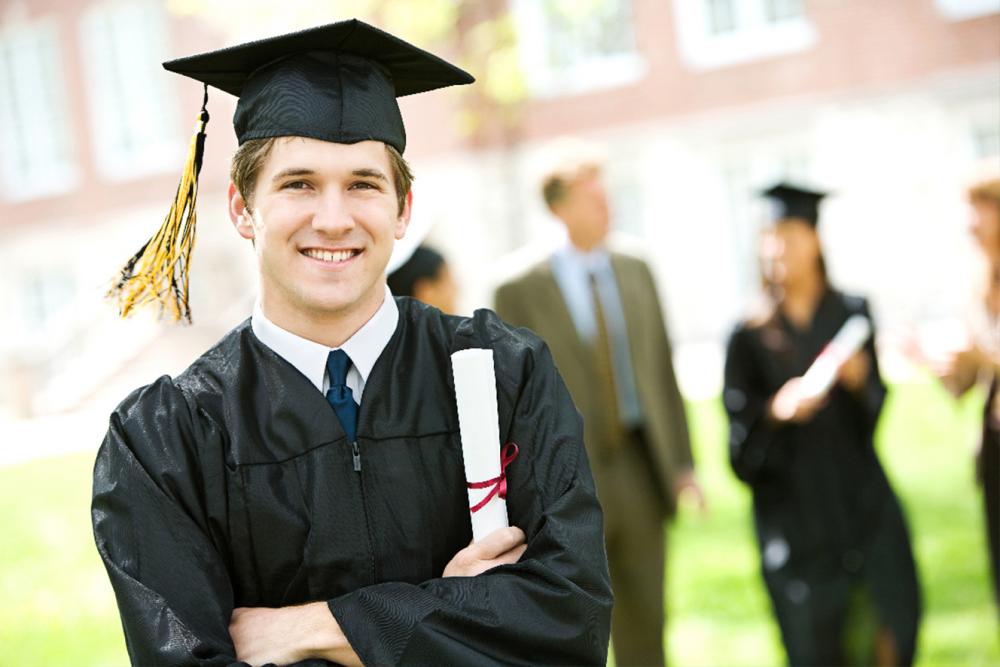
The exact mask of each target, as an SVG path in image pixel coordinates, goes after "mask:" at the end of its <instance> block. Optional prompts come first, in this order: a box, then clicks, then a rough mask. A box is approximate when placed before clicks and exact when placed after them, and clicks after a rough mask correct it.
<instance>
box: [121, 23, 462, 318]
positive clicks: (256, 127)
mask: <svg viewBox="0 0 1000 667" xmlns="http://www.w3.org/2000/svg"><path fill="white" fill-rule="evenodd" d="M163 66H164V68H166V69H167V70H169V71H171V72H176V73H178V74H183V75H184V76H187V77H190V78H192V79H195V80H197V81H200V82H202V83H203V84H204V85H205V101H204V102H203V104H202V109H201V113H200V115H199V117H198V119H199V122H200V125H199V129H198V132H197V133H196V134H195V136H194V137H193V138H192V139H191V144H190V147H189V150H188V159H187V163H186V165H185V169H184V172H183V175H182V176H181V182H180V184H179V185H178V188H177V194H176V197H175V200H174V202H173V204H172V206H171V208H170V212H169V213H168V214H167V216H166V219H165V220H164V221H163V225H162V226H161V227H160V230H159V231H158V232H157V233H156V234H155V235H154V236H153V237H152V238H151V239H150V240H149V241H147V242H146V244H145V245H143V247H142V248H141V249H140V250H139V252H137V253H136V254H135V255H133V256H132V258H131V259H129V261H128V262H127V263H126V264H125V266H124V268H122V270H121V273H120V275H119V277H118V280H117V282H116V284H115V285H114V286H113V287H112V288H111V290H110V291H109V296H112V297H115V298H117V300H118V303H119V310H120V312H121V315H122V317H125V316H127V315H128V314H129V312H130V311H131V310H133V309H134V308H135V307H137V306H140V305H143V304H145V303H158V304H160V307H161V313H162V311H163V310H168V311H169V312H170V313H171V315H172V316H173V318H174V319H175V320H179V319H183V320H186V321H189V322H190V320H191V310H190V307H189V305H188V267H189V264H190V257H191V249H192V247H193V245H194V228H195V222H196V213H195V203H196V200H197V195H198V173H199V172H200V171H201V163H202V156H203V153H204V149H205V125H206V124H207V123H208V111H207V108H206V106H207V103H208V86H212V87H213V88H218V89H219V90H224V91H225V92H227V93H230V94H232V95H236V96H237V97H239V101H238V102H237V104H236V113H235V114H234V115H233V126H234V128H235V130H236V136H237V139H238V140H239V143H240V144H243V143H244V142H245V141H247V140H249V139H263V138H270V137H282V136H296V137H310V138H313V139H322V140H324V141H332V142H336V143H345V144H350V143H356V142H359V141H365V140H376V141H382V142H384V143H385V144H387V145H389V146H392V147H393V148H395V149H396V150H398V151H399V152H400V153H402V152H403V150H404V149H405V148H406V132H405V130H404V128H403V119H402V116H401V115H400V112H399V105H398V104H397V103H396V98H397V97H401V96H404V95H412V94H414V93H421V92H425V91H429V90H434V89H437V88H443V87H446V86H453V85H461V84H467V83H472V82H473V81H474V79H473V78H472V76H471V75H470V74H469V73H468V72H465V71H464V70H462V69H460V68H458V67H456V66H454V65H452V64H450V63H448V62H445V61H444V60H442V59H441V58H438V57H437V56H435V55H433V54H431V53H428V52H427V51H424V50H422V49H419V48H417V47H416V46H413V45H412V44H409V43H408V42H405V41H403V40H401V39H399V38H398V37H395V36H393V35H390V34H389V33H387V32H384V31H382V30H379V29H378V28H376V27H374V26H371V25H368V24H367V23H364V22H363V21H359V20H357V19H352V20H350V21H341V22H338V23H331V24H329V25H324V26H319V27H316V28H310V29H308V30H302V31H299V32H293V33H289V34H286V35H279V36H277V37H271V38H268V39H262V40H258V41H254V42H248V43H246V44H240V45H238V46H232V47H229V48H225V49H220V50H218V51H211V52H208V53H202V54H199V55H194V56H189V57H186V58H179V59H177V60H171V61H169V62H166V63H163Z"/></svg>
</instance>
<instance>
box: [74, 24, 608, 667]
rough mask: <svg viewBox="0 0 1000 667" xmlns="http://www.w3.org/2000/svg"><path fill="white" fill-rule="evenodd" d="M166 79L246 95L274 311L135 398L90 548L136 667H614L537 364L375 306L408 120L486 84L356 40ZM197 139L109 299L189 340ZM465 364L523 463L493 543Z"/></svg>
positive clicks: (586, 480) (106, 476) (427, 58)
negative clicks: (476, 478)
mask: <svg viewBox="0 0 1000 667" xmlns="http://www.w3.org/2000/svg"><path fill="white" fill-rule="evenodd" d="M165 67H166V68H167V69H168V70H171V71H174V72H178V73H181V74H184V75H186V76H189V77H192V78H194V79H196V80H198V81H201V82H203V83H204V84H206V89H205V90H206V100H207V90H208V86H213V87H215V88H218V89H221V90H223V91H226V92H228V93H231V94H233V95H236V96H238V97H239V101H238V104H237V107H236V113H235V117H234V125H235V129H236V134H237V137H238V139H239V143H240V148H239V149H238V151H237V154H236V156H235V157H234V160H233V167H232V179H233V183H232V184H231V185H230V189H229V213H230V218H231V221H232V223H233V225H234V227H235V230H236V232H237V233H238V234H239V236H241V237H243V238H244V239H247V240H250V241H252V243H253V246H252V248H253V252H254V253H255V254H256V256H257V259H258V264H259V284H260V295H259V300H258V303H257V305H256V307H255V309H254V312H253V315H252V317H250V318H248V319H247V320H246V321H245V322H243V323H242V324H240V325H239V326H237V327H236V328H235V329H234V330H233V331H231V332H230V333H229V334H227V335H226V336H225V337H223V338H222V340H220V341H219V342H218V343H217V344H216V345H215V346H214V347H213V348H212V349H210V350H208V351H207V352H206V353H205V354H204V355H202V356H201V357H200V358H199V359H197V360H195V361H194V363H193V364H192V365H191V366H190V367H189V368H188V369H187V370H186V371H185V372H184V373H182V374H180V375H179V376H177V377H175V378H171V377H168V376H163V377H161V378H160V379H158V380H156V381H155V382H153V383H152V384H150V385H149V386H146V387H142V388H140V389H138V390H136V391H135V392H133V393H132V394H131V395H130V396H129V397H128V398H126V399H125V400H124V401H123V402H122V403H121V405H120V406H119V407H118V408H117V410H115V412H114V413H113V414H112V415H111V420H110V427H109V429H108V433H107V436H106V438H105V440H104V443H103V444H102V446H101V449H100V451H99V453H98V455H97V462H96V466H95V469H94V494H93V505H92V518H93V524H94V534H95V539H96V542H97V548H98V551H99V552H100V555H101V557H102V559H103V560H104V563H105V565H106V567H107V570H108V574H109V576H110V578H111V583H112V585H113V587H114V590H115V594H116V597H117V601H118V606H119V610H120V612H121V619H122V625H123V628H124V634H125V641H126V644H127V647H128V651H129V655H130V657H131V660H132V662H133V663H134V664H141V665H152V664H156V665H229V664H234V663H237V662H243V663H249V664H254V665H257V664H265V663H275V664H290V663H296V662H300V663H301V664H328V663H327V662H324V661H330V662H335V663H339V664H345V665H357V664H371V665H404V664H414V665H488V664H496V665H518V664H520V665H537V664H595V665H597V664H600V665H603V664H604V663H605V661H606V657H607V648H608V635H609V632H610V630H609V625H610V613H611V602H612V599H611V589H610V583H609V576H608V570H607V562H606V558H605V553H604V545H603V528H602V514H601V509H600V506H599V504H598V502H597V498H596V494H595V491H594V482H593V480H592V478H591V474H590V468H589V464H588V461H587V456H586V453H585V451H584V447H583V434H582V424H581V421H580V417H579V414H578V413H577V411H576V409H575V408H574V406H573V403H572V401H571V399H570V396H569V393H568V392H567V390H566V388H565V386H564V385H563V382H562V379H561V378H560V375H559V373H558V372H557V371H556V368H555V366H554V364H553V362H552V357H551V355H550V354H549V352H548V350H547V348H546V347H545V345H544V343H543V342H542V341H541V340H540V339H539V338H537V337H536V336H534V335H533V334H531V333H530V332H527V331H524V330H516V329H512V328H510V327H508V326H507V325H506V324H504V323H503V322H502V321H501V320H499V319H498V318H497V317H496V316H495V315H494V314H493V313H491V312H489V311H485V310H481V311H477V312H476V313H475V314H474V315H473V317H471V318H462V317H453V316H448V315H445V314H443V313H442V312H441V311H439V310H437V309H435V308H431V307H429V306H425V305H423V304H420V303H419V302H417V301H415V300H413V299H407V298H400V299H396V298H394V296H393V295H392V294H391V292H390V291H389V290H388V288H387V286H386V278H385V270H386V266H387V263H388V260H389V257H390V253H391V251H392V248H393V244H394V242H395V241H396V240H398V239H400V238H402V237H403V236H404V234H405V232H406V227H407V223H408V221H409V217H410V207H411V203H412V196H411V194H410V188H409V182H410V179H411V178H412V176H411V173H410V170H409V167H408V166H407V165H406V163H405V161H404V160H403V158H402V156H401V154H402V152H403V150H404V147H405V133H404V128H403V122H402V118H401V116H400V112H399V108H398V106H397V103H396V97H397V96H401V95H407V94H412V93H419V92H423V91H429V90H433V89H436V88H442V87H445V86H450V85H458V84H466V83H470V82H471V81H472V77H470V76H469V75H468V74H467V73H465V72H464V71H462V70H460V69H458V68H456V67H454V66H452V65H450V64H448V63H446V62H444V61H443V60H441V59H439V58H437V57H435V56H433V55H432V54H430V53H427V52H425V51H422V50H420V49H418V48H416V47H414V46H412V45H410V44H408V43H406V42H403V41H402V40H400V39H398V38H396V37H394V36H392V35H389V34H387V33H384V32H382V31H380V30H378V29H376V28H373V27H372V26H369V25H367V24H365V23H362V22H360V21H345V22H341V23H335V24H331V25H327V26H322V27H319V28H314V29H310V30H305V31H302V32H298V33H293V34H290V35H282V36H279V37H274V38H270V39H265V40H262V41H258V42H253V43H249V44H243V45H240V46H234V47H231V48H227V49H223V50H221V51H216V52H212V53H206V54H202V55H197V56H192V57H188V58H183V59H180V60H175V61H172V62H168V63H166V64H165ZM207 120H208V118H207V110H206V109H204V108H203V110H202V115H201V116H200V121H201V127H200V128H199V132H198V134H197V135H196V137H195V138H194V139H193V140H192V143H191V148H190V154H189V159H188V163H187V165H186V168H185V170H184V175H183V177H182V180H181V183H180V186H179V187H178V189H177V194H176V199H175V201H174V204H173V206H172V207H171V209H170V211H169V213H168V215H167V217H166V219H165V221H164V223H163V226H162V227H161V229H160V230H159V231H158V232H157V233H156V234H154V236H153V237H152V238H151V239H150V241H149V242H148V243H147V244H146V245H144V246H143V247H142V248H141V249H140V250H139V252H137V253H136V255H135V256H134V257H133V258H132V259H130V260H129V261H128V263H127V264H126V265H125V267H124V269H123V270H122V272H121V275H120V277H119V280H118V282H117V283H116V285H115V287H114V289H113V294H114V296H116V297H117V298H118V300H119V303H120V307H121V309H122V311H123V312H124V313H126V314H127V313H128V312H129V311H130V310H132V309H133V308H135V307H137V306H139V305H142V304H146V303H151V304H154V305H158V306H159V307H160V308H161V309H163V311H164V312H166V313H167V314H170V315H173V316H174V317H176V318H179V319H190V310H189V308H188V306H187V292H188V283H187V269H188V267H189V262H190V259H191V254H190V252H191V247H192V244H193V238H194V237H193V234H194V225H195V214H194V205H195V199H196V196H197V183H198V171H199V169H200V165H201V156H202V154H203V152H204V150H205V142H204V137H205V134H204V129H205V128H204V125H205V123H206V122H207ZM247 247H248V250H250V244H247ZM466 348H488V349H491V350H492V352H493V357H494V360H495V367H496V384H497V387H496V392H497V403H498V412H499V431H500V437H501V442H498V443H497V447H498V448H499V447H500V445H501V443H508V442H513V443H516V444H517V445H518V450H517V451H518V456H517V458H516V459H515V460H513V461H512V462H510V464H509V467H508V468H506V471H505V473H502V474H501V476H500V477H498V478H497V479H495V480H487V481H489V482H491V483H493V484H494V488H495V490H504V489H505V493H506V502H507V511H508V514H509V521H510V527H509V528H501V529H499V530H497V531H496V532H494V533H492V534H490V535H488V536H487V537H485V538H483V539H481V540H479V541H477V542H472V541H471V539H472V531H471V527H470V506H469V498H468V492H467V491H468V490H467V480H466V478H465V472H464V469H463V453H462V446H461V441H460V437H459V425H458V420H457V414H456V407H455V396H454V383H453V379H452V372H451V364H450V355H451V354H452V353H453V352H455V351H457V350H463V349H466ZM469 482H471V480H469ZM477 488H478V487H477Z"/></svg>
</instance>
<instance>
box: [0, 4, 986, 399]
mask: <svg viewBox="0 0 1000 667" xmlns="http://www.w3.org/2000/svg"><path fill="white" fill-rule="evenodd" d="M185 4H189V3H184V2H172V3H169V5H170V8H172V9H174V10H175V12H174V13H171V12H170V11H168V6H167V4H165V3H162V2H154V1H152V0H149V1H146V0H32V1H31V2H27V1H26V0H6V1H4V2H0V300H2V303H4V304H5V316H4V323H5V326H3V327H2V328H0V374H2V376H3V377H4V382H3V383H0V416H3V415H8V416H25V415H30V414H39V413H45V412H52V411H58V410H63V409H68V408H71V407H73V406H75V405H78V404H80V403H81V402H85V401H88V400H90V401H94V400H97V398H98V397H105V396H106V397H108V399H109V400H110V397H111V396H114V398H115V400H117V399H120V398H121V396H122V395H123V392H122V388H130V387H132V386H135V384H136V379H137V378H138V379H139V381H149V380H150V379H152V377H154V376H155V374H156V373H160V372H166V371H169V372H176V371H179V370H181V369H182V368H183V367H184V366H185V365H186V363H187V362H188V361H190V359H191V358H192V357H193V355H194V354H195V353H196V352H197V351H199V350H200V349H202V348H204V347H206V346H207V345H208V344H209V343H210V342H211V341H212V340H214V339H215V338H216V337H218V336H219V335H221V333H223V332H224V331H225V330H226V329H227V328H228V327H230V326H232V325H234V324H235V323H237V322H238V321H240V320H241V319H243V318H244V317H245V316H246V315H247V314H248V313H249V309H250V305H251V304H252V301H253V298H254V286H253V282H252V281H253V271H252V256H251V253H250V249H249V247H248V246H246V245H241V244H240V243H237V242H235V241H236V236H235V235H234V234H233V233H232V232H231V230H230V229H229V223H228V219H227V218H226V214H225V187H226V184H227V181H226V172H227V165H228V158H229V156H230V155H231V153H232V150H233V148H234V143H235V142H234V139H233V137H232V132H231V130H230V125H229V118H230V116H231V113H232V109H233V100H232V99H231V98H229V97H228V96H227V95H225V94H222V93H218V92H216V93H215V94H213V95H212V97H211V100H210V104H209V109H210V111H211V113H212V116H213V120H212V121H211V123H210V125H209V130H208V135H209V136H208V149H207V154H206V164H205V167H204V170H203V176H202V186H201V193H200V196H199V212H200V220H199V240H198V248H197V250H196V251H195V259H194V269H193V273H192V299H193V308H194V314H195V318H196V324H195V326H193V327H188V328H169V327H167V326H165V325H162V324H158V323H157V322H156V321H155V320H154V319H153V318H152V317H150V316H148V315H142V316H139V317H135V318H133V319H131V320H129V321H128V322H125V323H122V322H120V321H118V320H117V319H116V317H115V316H114V312H113V309H112V308H111V307H110V306H109V305H107V304H106V303H104V302H103V301H102V295H103V292H104V291H105V290H106V288H107V286H108V284H109V280H110V278H111V276H112V275H113V274H114V270H115V268H116V267H117V266H118V265H119V264H120V263H121V262H122V261H123V260H124V259H125V258H126V257H127V256H128V255H129V254H130V253H131V252H132V251H134V250H135V249H136V248H137V247H138V246H139V245H140V244H141V243H142V242H143V241H144V240H145V239H146V238H147V237H148V235H149V234H150V233H151V232H152V231H153V230H154V229H155V228H156V227H157V225H158V223H159V221H160V219H161V218H162V216H163V214H164V213H165V212H166V208H167V206H168V205H169V200H170V197H171V196H172V194H173V190H174V188H175V187H176V180H177V176H178V173H179V168H180V165H181V162H182V160H183V153H184V151H185V150H186V146H187V141H188V138H189V136H190V131H191V127H192V125H193V122H194V118H195V115H196V113H197V110H198V108H199V105H200V92H201V91H200V90H199V88H198V86H197V85H195V84H193V83H189V82H186V81H185V80H183V79H181V78H180V77H176V76H173V75H169V74H166V73H164V72H163V71H162V70H161V69H160V68H159V65H158V63H159V62H160V61H162V60H166V59H168V58H171V57H174V56H178V55H182V54H187V53H192V52H196V51H198V50H202V49H209V48H215V47H217V46H218V45H219V44H220V43H222V42H236V41H239V40H241V39H243V38H245V37H247V31H248V30H256V31H257V33H258V34H263V33H272V32H278V31H280V30H282V29H284V28H291V27H294V26H295V24H308V23H315V22H318V21H322V20H325V19H324V18H319V17H318V16H317V12H318V10H317V9H315V8H314V9H313V10H312V11H302V12H287V11H286V12H283V13H282V14H281V17H283V20H284V21H285V22H287V23H289V25H276V23H275V20H274V18H275V16H276V15H277V13H276V10H274V9H273V7H272V9H271V10H270V11H271V14H269V15H268V16H267V18H268V20H266V21H256V22H255V21H254V18H255V16H256V14H255V13H254V12H255V11H256V9H257V8H258V7H257V6H258V5H260V9H261V11H264V9H263V8H264V7H265V5H270V4H271V3H254V2H244V3H236V4H234V3H226V2H223V3H222V5H223V6H224V7H225V6H228V5H233V7H236V6H237V5H238V6H240V7H242V8H243V9H241V10H240V11H239V12H237V13H234V14H233V20H232V23H231V24H230V23H227V22H225V21H220V20H218V19H217V18H216V19H215V20H206V19H205V17H204V16H202V17H200V18H199V17H194V16H185V15H182V14H178V13H176V11H177V10H178V7H179V8H180V10H181V11H182V10H183V7H184V5H185ZM340 4H342V5H344V6H345V7H346V6H349V5H350V4H351V3H349V2H343V3H340ZM487 4H491V7H493V8H498V7H502V6H503V5H504V3H503V2H502V1H501V0H491V3H487ZM300 5H301V6H306V3H300ZM323 6H324V7H326V4H324V5H323ZM573 6H577V7H578V10H577V11H572V12H570V11H567V8H568V7H573ZM579 7H583V8H585V9H589V10H590V11H589V12H583V11H580V10H579ZM506 9H507V10H508V11H509V17H510V20H511V21H512V22H513V25H514V27H515V30H516V34H517V36H518V45H519V53H520V59H521V63H522V70H523V73H524V83H525V85H526V87H527V97H526V99H524V100H523V101H522V102H520V103H519V105H518V109H517V123H516V124H514V125H513V126H512V127H510V128H507V130H506V131H504V132H495V133H491V132H489V131H485V132H481V133H480V134H479V135H478V136H475V137H469V136H467V135H466V134H463V133H462V132H460V131H459V129H458V128H459V127H460V126H461V124H460V123H459V122H458V116H457V112H458V111H459V110H460V108H461V106H462V105H463V104H464V103H465V102H464V101H465V100H466V99H467V98H465V97H463V96H462V94H461V93H460V92H459V91H443V92H441V93H439V94H435V95H427V96H418V97H417V98H413V99H404V100H403V101H402V102H401V106H402V108H403V113H404V117H405V118H406V120H407V127H408V134H409V136H410V144H409V147H408V150H407V157H408V158H409V159H410V161H411V162H412V164H413V165H414V167H415V169H416V171H417V182H416V184H415V195H416V208H415V217H416V220H417V223H416V224H420V225H421V226H426V227H429V228H430V229H431V232H430V238H431V240H432V241H433V242H434V243H435V244H437V245H438V246H440V247H441V248H442V249H443V250H444V251H446V253H447V254H448V255H449V256H450V257H451V261H452V263H453V265H454V267H455V270H456V272H457V274H458V275H459V276H460V278H461V279H462V281H463V286H464V288H465V296H464V305H465V306H466V308H467V309H469V310H471V309H472V308H473V307H476V306H478V305H486V304H488V302H489V292H490V286H491V280H492V277H493V275H495V274H496V272H500V271H503V270H505V268H506V267H507V265H508V264H509V263H510V261H512V260H511V259H510V253H511V252H512V251H514V250H515V249H517V248H518V247H520V246H522V245H524V244H526V243H530V242H539V241H541V240H543V239H546V238H550V237H551V236H552V234H553V225H552V223H551V221H548V220H547V219H546V216H545V214H544V211H543V209H542V206H541V203H540V201H539V198H538V196H537V188H536V187H535V186H534V178H535V176H534V175H535V173H536V172H537V165H538V164H539V162H540V160H541V159H542V157H543V156H542V148H543V147H544V145H545V143H546V142H547V140H548V139H549V138H551V137H553V136H556V135H562V134H575V135H581V136H585V137H588V138H592V139H595V140H598V141H601V142H604V143H605V144H606V146H607V148H608V152H609V157H610V169H609V181H610V184H611V188H610V191H611V193H612V197H613V203H614V206H615V211H616V218H615V225H616V227H618V228H619V229H620V230H621V231H624V232H627V233H629V234H632V235H634V236H637V237H640V238H642V239H643V240H644V247H645V248H646V252H647V254H648V256H649V259H650V260H651V261H652V262H653V264H654V266H655V268H656V269H657V272H658V273H659V276H660V278H661V286H662V292H663V294H662V296H663V298H664V300H665V302H666V308H667V312H668V314H669V317H670V319H671V325H672V329H673V332H674V336H675V338H677V339H679V341H680V342H681V343H683V344H685V345H682V346H681V348H682V350H683V349H684V348H685V347H686V348H687V349H688V350H693V351H695V352H697V351H698V350H701V351H702V353H703V356H704V355H707V357H708V358H710V359H715V360H716V362H717V359H718V349H719V347H718V344H719V342H720V341H721V340H722V339H723V337H724V336H725V334H726V332H727V331H728V329H729V328H730V326H731V325H732V323H733V321H734V320H735V318H737V317H738V316H739V314H740V312H741V311H742V310H743V308H744V307H745V305H746V303H747V300H748V299H749V298H750V297H751V296H752V294H753V292H754V291H755V285H756V284H757V278H756V268H755V260H754V252H755V245H756V235H757V232H758V229H759V224H760V217H761V208H760V206H761V204H760V202H759V201H757V200H756V199H755V198H754V196H753V193H754V191H755V189H756V188H758V187H759V186H761V185H763V184H764V183H766V182H767V181H769V180H771V179H774V178H778V177H782V176H787V177H792V178H796V179H797V180H802V181H806V182H811V183H814V184H816V185H818V186H821V187H827V188H830V189H831V190H833V191H834V192H835V195H834V196H833V197H831V199H830V200H829V203H828V205H827V206H826V208H825V209H824V216H825V225H824V229H823V235H824V240H825V242H826V244H827V253H828V260H829V262H830V264H831V271H832V275H833V277H834V279H835V280H836V281H837V283H838V284H839V285H841V286H843V287H845V288H847V289H856V290H860V291H864V292H866V293H868V294H870V295H872V296H873V298H874V302H875V305H876V308H877V314H878V315H879V317H880V321H881V323H882V324H883V328H887V327H888V328H891V327H899V326H902V325H904V324H906V323H908V322H914V321H921V320H927V319H933V318H937V317H941V316H945V315H950V314H954V313H957V312H959V311H960V310H961V308H962V307H963V305H964V304H965V303H966V302H967V301H968V296H967V294H968V293H969V289H968V285H969V284H970V282H971V280H972V269H971V268H969V263H968V261H967V260H968V259H970V258H971V257H972V250H971V246H970V244H969V243H968V240H967V239H966V235H965V233H964V231H963V227H964V220H965V212H964V210H963V204H962V194H961V186H962V183H963V179H964V178H965V177H966V176H967V174H968V173H969V170H970V168H971V167H972V165H973V164H974V163H976V162H977V161H979V160H984V159H986V160H993V161H1000V1H998V0H878V1H877V2H872V1H871V0H837V1H834V0H593V1H589V2H587V3H566V2H560V1H558V0H509V2H507V7H506ZM336 18H343V17H342V16H335V17H330V19H331V20H332V19H336ZM242 25H247V26H254V27H251V28H247V29H244V28H243V27H242ZM262 26H266V29H265V28H264V27H262ZM404 36H406V35H405V34H404ZM446 48H447V47H446ZM474 73H475V72H474ZM442 119H447V122H443V121H442ZM484 266H492V267H496V271H495V272H493V274H491V272H487V271H483V270H482V267H484ZM713 355H714V356H713ZM683 367H684V364H682V369H683ZM123 369H124V370H123ZM102 392H103V393H102ZM102 407H110V406H104V405H102Z"/></svg>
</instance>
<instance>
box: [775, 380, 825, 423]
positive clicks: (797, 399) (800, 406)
mask: <svg viewBox="0 0 1000 667" xmlns="http://www.w3.org/2000/svg"><path fill="white" fill-rule="evenodd" d="M825 402H826V395H825V394H823V395H820V396H806V395H805V393H804V392H803V391H802V378H801V377H794V378H792V379H791V380H789V381H788V382H786V383H785V384H784V385H782V387H781V389H779V390H778V393H776V394H775V395H774V398H773V399H771V408H770V413H771V419H773V420H774V421H776V422H779V423H785V422H794V423H796V424H803V423H805V422H807V421H809V420H811V419H812V418H813V417H814V416H815V415H816V413H817V412H819V409H820V408H821V407H823V404H824V403H825Z"/></svg>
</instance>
